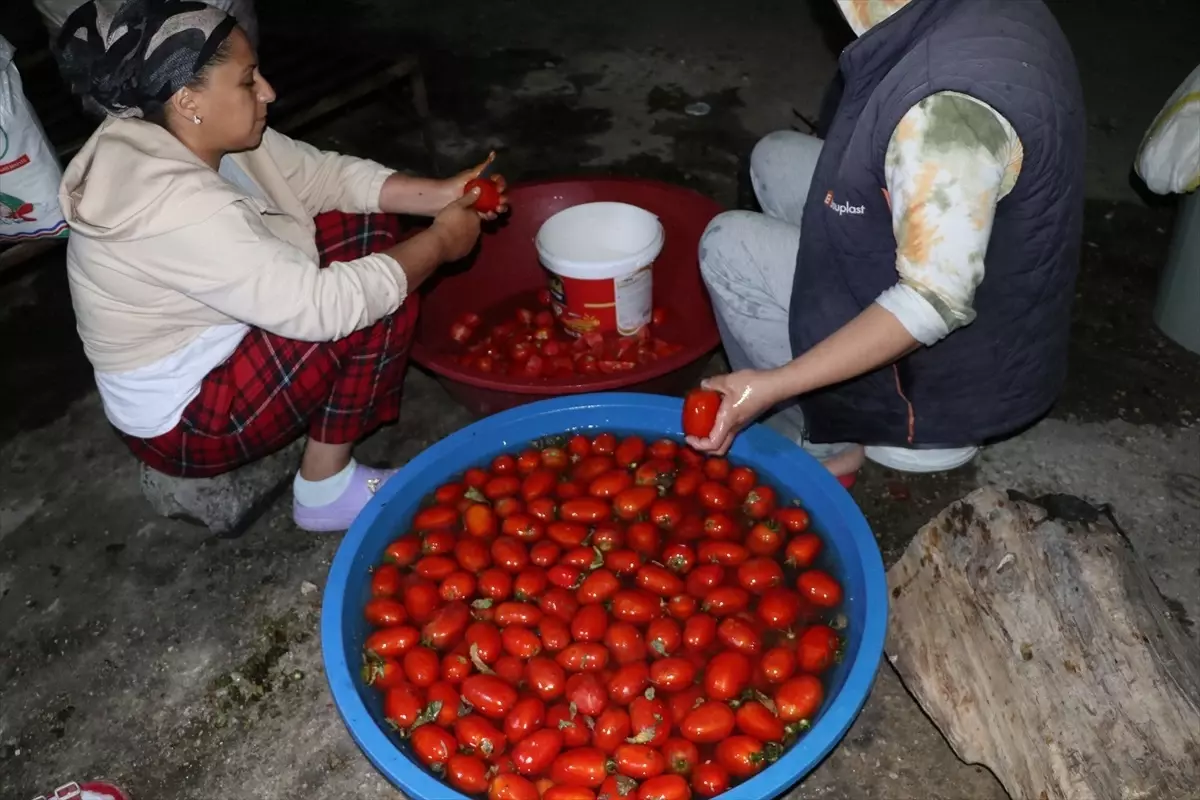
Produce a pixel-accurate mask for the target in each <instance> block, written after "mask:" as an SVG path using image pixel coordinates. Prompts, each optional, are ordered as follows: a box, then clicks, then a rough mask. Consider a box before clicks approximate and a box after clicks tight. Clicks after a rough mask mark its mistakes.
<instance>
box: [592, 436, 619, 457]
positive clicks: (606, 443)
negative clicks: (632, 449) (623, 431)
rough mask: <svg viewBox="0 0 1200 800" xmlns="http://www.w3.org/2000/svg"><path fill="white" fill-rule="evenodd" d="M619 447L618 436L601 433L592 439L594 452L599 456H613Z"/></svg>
mask: <svg viewBox="0 0 1200 800" xmlns="http://www.w3.org/2000/svg"><path fill="white" fill-rule="evenodd" d="M616 449H617V437H616V436H613V435H612V434H611V433H601V434H598V435H597V436H596V438H594V439H592V452H593V453H595V454H596V455H599V456H611V455H612V454H613V453H614V452H615V451H616Z"/></svg>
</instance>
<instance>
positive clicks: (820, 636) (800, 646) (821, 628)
mask: <svg viewBox="0 0 1200 800" xmlns="http://www.w3.org/2000/svg"><path fill="white" fill-rule="evenodd" d="M840 645H841V643H840V641H839V640H838V635H837V633H836V632H834V630H833V629H832V628H830V627H829V626H828V625H813V626H812V627H810V628H808V629H807V630H806V631H804V633H802V634H800V639H799V640H798V641H797V646H796V662H797V666H798V667H799V668H800V669H801V670H802V671H803V672H807V673H809V674H810V675H820V674H821V673H822V672H824V671H825V670H827V669H829V668H830V667H831V666H833V662H834V661H835V660H837V652H838V648H839V647H840Z"/></svg>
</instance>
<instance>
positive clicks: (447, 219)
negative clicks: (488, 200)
mask: <svg viewBox="0 0 1200 800" xmlns="http://www.w3.org/2000/svg"><path fill="white" fill-rule="evenodd" d="M478 199H479V190H478V189H475V190H473V191H471V192H470V193H468V194H465V195H463V196H462V197H459V198H458V199H457V200H455V201H454V202H452V203H451V204H450V205H448V206H446V207H445V208H443V209H442V210H441V211H439V212H438V214H437V216H436V217H434V218H433V224H432V225H430V226H429V230H430V232H431V233H433V234H434V235H435V236H437V238H438V241H439V242H440V245H441V261H442V263H446V262H448V261H457V260H458V259H460V258H464V257H465V256H466V255H467V254H468V253H470V252H471V249H472V248H473V247H475V242H476V241H477V240H478V239H479V230H480V218H481V217H482V216H483V215H482V214H480V213H479V212H477V211H476V210H475V209H474V208H472V207H471V206H472V204H473V203H474V202H475V201H476V200H478Z"/></svg>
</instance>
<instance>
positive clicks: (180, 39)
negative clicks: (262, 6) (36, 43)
mask: <svg viewBox="0 0 1200 800" xmlns="http://www.w3.org/2000/svg"><path fill="white" fill-rule="evenodd" d="M236 24H237V21H236V20H235V19H234V18H233V17H231V16H229V15H228V14H226V13H225V12H224V11H220V10H218V9H215V8H212V7H211V6H208V5H205V4H204V3H201V2H197V1H196V0H90V2H88V3H85V4H84V5H83V6H80V7H79V8H78V9H76V10H75V11H74V12H72V13H71V16H70V17H68V18H67V21H66V23H65V24H64V25H63V29H62V32H61V33H60V34H59V40H58V50H59V53H58V62H59V68H60V69H61V70H62V73H63V77H64V78H65V79H66V81H67V83H69V84H70V86H71V90H72V91H73V92H75V93H76V94H79V95H83V97H84V99H85V100H86V101H89V103H90V104H91V105H94V106H98V107H99V108H100V109H101V110H102V111H103V112H104V113H105V114H107V115H108V116H111V117H142V116H145V115H146V114H150V113H154V112H155V111H157V110H158V109H160V108H162V107H163V105H164V104H165V103H166V102H167V100H169V99H170V98H171V95H173V94H175V92H177V91H179V90H180V89H182V88H183V87H184V86H186V85H187V84H188V83H190V82H191V81H192V80H193V79H194V78H195V77H196V73H197V72H199V71H200V69H202V68H203V67H204V65H205V64H206V63H208V61H209V59H211V58H212V57H213V54H214V53H216V52H217V49H218V48H219V47H220V46H221V43H222V42H224V41H225V39H226V38H227V37H228V36H229V33H230V31H232V30H233V28H234V26H235V25H236Z"/></svg>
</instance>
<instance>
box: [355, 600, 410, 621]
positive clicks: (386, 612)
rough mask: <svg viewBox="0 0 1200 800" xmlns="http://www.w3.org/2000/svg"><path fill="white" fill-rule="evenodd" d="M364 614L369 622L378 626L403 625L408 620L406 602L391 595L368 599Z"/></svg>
mask: <svg viewBox="0 0 1200 800" xmlns="http://www.w3.org/2000/svg"><path fill="white" fill-rule="evenodd" d="M363 614H364V616H365V617H366V618H367V622H369V623H371V624H372V625H374V626H375V627H377V628H386V627H391V626H395V625H403V624H404V623H405V621H407V620H408V612H407V611H405V610H404V604H403V603H401V602H400V601H399V600H393V599H392V598H390V597H373V598H371V599H370V600H368V601H367V607H366V610H365V611H364V612H363Z"/></svg>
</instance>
